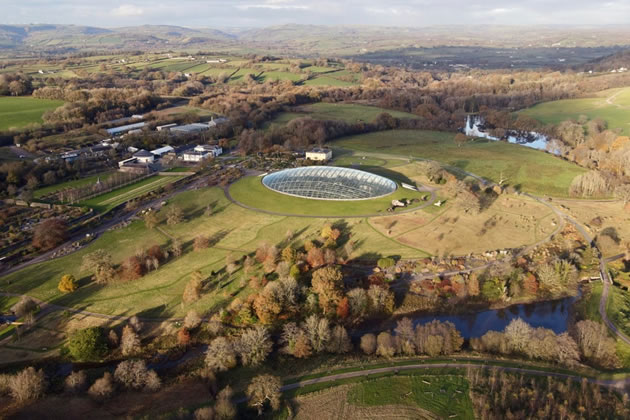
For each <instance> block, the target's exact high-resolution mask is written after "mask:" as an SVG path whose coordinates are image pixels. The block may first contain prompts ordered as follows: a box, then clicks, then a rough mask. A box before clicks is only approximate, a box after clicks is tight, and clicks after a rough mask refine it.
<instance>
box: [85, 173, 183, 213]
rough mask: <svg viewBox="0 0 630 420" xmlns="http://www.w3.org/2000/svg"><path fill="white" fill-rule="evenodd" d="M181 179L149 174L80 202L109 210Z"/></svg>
mask: <svg viewBox="0 0 630 420" xmlns="http://www.w3.org/2000/svg"><path fill="white" fill-rule="evenodd" d="M178 179H181V177H178V176H159V175H155V176H151V177H149V178H146V179H143V180H142V181H138V182H134V183H133V184H130V185H127V186H126V187H123V188H118V189H116V190H114V191H111V192H109V193H106V194H101V195H99V196H96V197H94V198H91V199H89V200H85V201H82V202H81V203H80V204H81V205H84V206H88V207H92V208H94V209H96V210H99V211H107V210H110V209H112V208H114V207H116V206H118V205H119V204H122V203H125V202H127V201H129V200H133V199H134V198H136V197H140V196H141V195H143V194H146V193H148V192H151V191H154V190H157V189H158V188H160V187H163V186H165V185H168V184H172V183H173V182H175V181H177V180H178Z"/></svg>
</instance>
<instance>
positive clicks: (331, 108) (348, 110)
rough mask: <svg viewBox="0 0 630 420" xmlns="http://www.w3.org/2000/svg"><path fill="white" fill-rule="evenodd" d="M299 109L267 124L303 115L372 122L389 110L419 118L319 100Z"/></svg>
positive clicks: (374, 107) (316, 117)
mask: <svg viewBox="0 0 630 420" xmlns="http://www.w3.org/2000/svg"><path fill="white" fill-rule="evenodd" d="M298 110H299V112H282V113H280V114H278V115H277V116H276V117H275V118H274V119H273V120H271V121H270V122H269V123H268V124H267V126H271V125H273V124H277V125H285V124H287V123H288V122H289V121H291V120H294V119H296V118H301V117H310V118H313V119H315V120H339V121H345V122H347V123H351V124H352V123H356V122H359V121H364V122H371V121H374V119H375V118H376V117H377V116H378V115H379V114H381V113H383V112H387V113H388V114H390V115H391V116H393V117H395V118H419V117H418V116H417V115H414V114H409V113H407V112H400V111H394V110H391V109H385V108H379V107H376V106H368V105H359V104H343V103H327V102H318V103H316V104H313V105H307V106H302V107H299V108H298Z"/></svg>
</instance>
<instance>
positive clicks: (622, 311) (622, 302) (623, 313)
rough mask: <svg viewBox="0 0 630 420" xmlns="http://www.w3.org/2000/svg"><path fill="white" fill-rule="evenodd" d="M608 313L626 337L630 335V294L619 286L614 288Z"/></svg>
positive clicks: (609, 299) (609, 301) (609, 300)
mask: <svg viewBox="0 0 630 420" xmlns="http://www.w3.org/2000/svg"><path fill="white" fill-rule="evenodd" d="M606 313H607V314H608V317H609V318H610V320H611V321H612V322H613V323H614V324H615V325H616V326H617V328H619V329H620V330H621V331H623V332H624V333H625V334H626V335H630V292H628V291H626V290H622V289H621V288H619V287H617V286H612V287H611V288H610V295H609V297H608V305H607V306H606Z"/></svg>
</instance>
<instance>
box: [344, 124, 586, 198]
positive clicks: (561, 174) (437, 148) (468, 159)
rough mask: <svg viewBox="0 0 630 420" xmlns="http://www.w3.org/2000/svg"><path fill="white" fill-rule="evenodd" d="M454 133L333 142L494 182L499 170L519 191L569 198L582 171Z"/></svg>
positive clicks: (552, 159) (399, 133) (547, 156)
mask: <svg viewBox="0 0 630 420" xmlns="http://www.w3.org/2000/svg"><path fill="white" fill-rule="evenodd" d="M453 137H454V134H453V133H445V132H438V131H425V130H391V131H384V132H377V133H368V134H363V135H357V136H350V137H345V138H343V139H340V140H337V141H335V142H334V143H332V145H333V146H335V147H342V148H348V149H352V150H356V151H361V152H366V153H372V154H378V155H379V156H378V157H381V156H382V157H384V158H387V155H388V154H396V155H402V156H408V157H414V158H420V159H431V160H436V161H439V162H442V163H445V164H447V165H451V166H455V167H457V168H460V169H463V170H466V171H468V172H472V173H473V174H476V175H480V176H482V177H484V178H487V179H490V180H492V181H495V182H497V181H499V179H500V178H501V175H503V177H504V178H507V180H508V183H510V184H511V185H513V186H515V187H517V188H519V189H520V190H522V191H525V192H531V193H534V194H542V195H550V196H554V197H567V196H568V190H569V185H570V184H571V181H572V180H573V178H575V177H576V176H577V175H580V174H582V173H584V172H586V170H585V169H582V168H580V167H578V166H577V165H574V164H572V163H569V162H566V161H564V160H562V159H559V158H557V157H554V156H553V155H550V154H548V153H545V152H541V151H538V150H534V149H530V148H527V147H523V146H519V145H515V144H509V143H505V142H497V141H491V140H485V139H476V140H474V141H472V142H470V143H468V144H466V145H464V146H462V147H458V146H457V145H456V144H455V142H454V141H453Z"/></svg>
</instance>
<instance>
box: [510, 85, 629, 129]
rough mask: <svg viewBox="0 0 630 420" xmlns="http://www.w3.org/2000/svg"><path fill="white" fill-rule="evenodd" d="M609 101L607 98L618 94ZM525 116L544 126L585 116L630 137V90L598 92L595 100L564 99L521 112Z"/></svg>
mask: <svg viewBox="0 0 630 420" xmlns="http://www.w3.org/2000/svg"><path fill="white" fill-rule="evenodd" d="M618 92H619V94H618V95H617V96H615V97H614V98H612V99H611V102H612V104H608V103H607V102H606V99H607V98H610V97H611V96H612V95H614V94H616V93H618ZM521 113H523V114H525V115H529V116H530V117H533V118H536V119H537V120H539V121H541V122H543V123H546V124H549V123H550V124H557V123H559V122H561V121H565V120H569V119H574V120H576V119H578V118H579V116H580V115H586V116H587V117H589V119H593V118H602V119H604V120H605V121H607V122H608V127H609V128H620V129H621V130H622V131H623V133H624V134H625V135H630V119H629V118H628V115H629V114H630V88H624V89H611V90H607V91H603V92H600V94H599V96H598V97H596V98H582V99H565V100H561V101H552V102H545V103H541V104H538V105H535V106H533V107H532V108H529V109H526V110H523V111H521Z"/></svg>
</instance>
